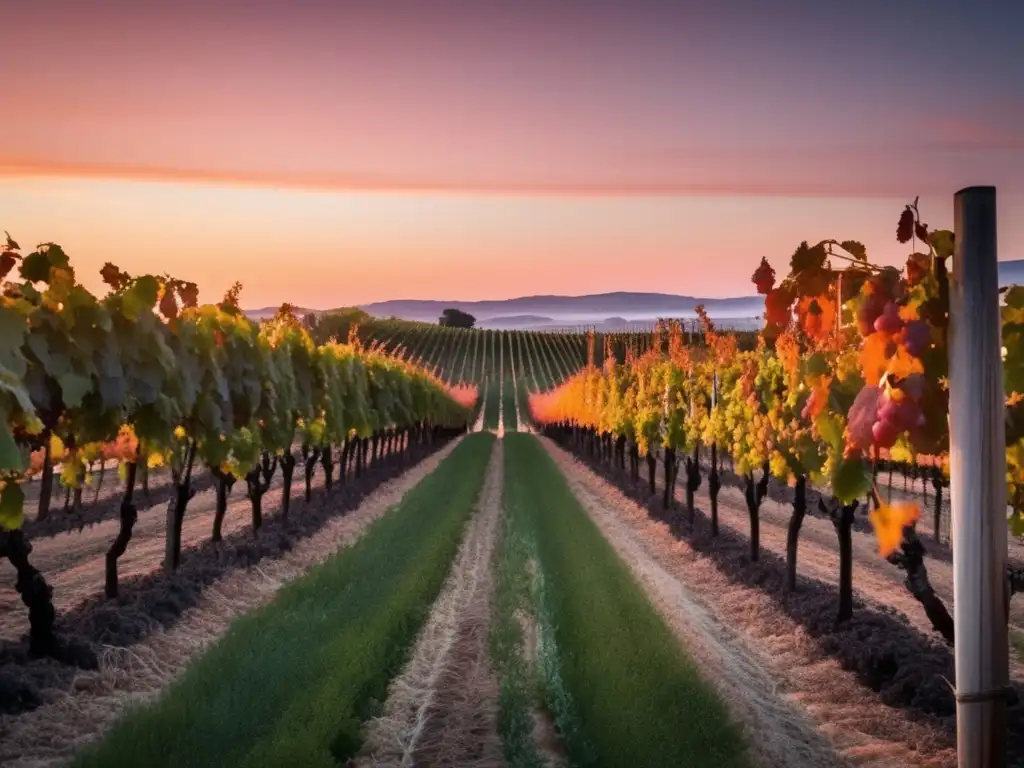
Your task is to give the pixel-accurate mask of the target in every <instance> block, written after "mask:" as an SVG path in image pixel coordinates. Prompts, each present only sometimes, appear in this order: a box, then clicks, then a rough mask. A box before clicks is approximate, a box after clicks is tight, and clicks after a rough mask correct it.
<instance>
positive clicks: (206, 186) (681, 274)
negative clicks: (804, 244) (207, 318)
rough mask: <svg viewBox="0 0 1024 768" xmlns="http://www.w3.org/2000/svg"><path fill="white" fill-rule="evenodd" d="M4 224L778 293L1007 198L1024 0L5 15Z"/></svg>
mask: <svg viewBox="0 0 1024 768" xmlns="http://www.w3.org/2000/svg"><path fill="white" fill-rule="evenodd" d="M0 29H3V30H4V33H5V48H4V57H3V63H2V64H0V95H2V98H3V104H2V108H0V110H2V111H0V230H2V229H7V230H9V231H10V233H11V235H12V236H14V237H15V239H17V240H19V241H21V244H22V245H23V246H34V245H35V244H36V243H37V242H41V241H47V240H52V241H56V242H58V243H60V244H61V245H63V246H64V247H65V249H66V250H67V251H68V252H69V253H70V254H71V256H72V258H73V260H74V263H75V264H76V266H77V268H78V270H79V272H80V274H81V275H82V276H83V278H84V279H86V281H87V282H88V283H89V284H90V285H91V286H97V285H98V277H95V278H94V275H95V273H96V271H97V270H98V269H99V267H100V266H101V265H102V264H103V262H105V261H108V260H109V261H114V262H115V263H117V264H118V265H120V266H121V267H123V268H124V269H126V270H128V271H129V272H133V273H134V272H143V271H156V272H169V273H171V274H173V275H175V276H179V277H182V278H186V279H190V280H194V281H196V282H198V283H199V285H200V289H201V292H202V298H205V299H206V300H214V299H217V298H219V295H220V294H221V293H222V292H223V291H224V290H225V288H227V286H228V285H230V283H232V282H233V281H234V280H236V279H237V280H240V281H241V282H242V283H243V284H244V286H245V288H244V291H243V294H242V295H243V303H244V304H245V305H246V306H249V307H256V306H265V305H273V304H278V303H280V302H281V301H285V300H287V301H291V302H293V303H296V304H299V305H302V306H311V307H316V308H326V307H332V306H338V305H343V304H352V303H365V302H370V301H376V300H382V299H390V298H442V299H443V298H451V299H455V298H458V299H465V300H471V299H485V298H506V297H511V296H517V295H523V294H535V293H564V294H582V293H591V292H604V291H614V290H632V291H645V290H655V291H662V292H673V293H684V294H689V295H700V296H709V297H710V296H730V295H742V294H749V293H751V292H752V288H753V286H752V285H751V284H750V282H749V276H750V274H751V272H752V271H753V269H754V268H755V267H756V265H757V262H758V261H759V259H760V257H761V256H767V257H768V258H769V260H771V261H773V262H775V263H776V266H777V267H783V266H784V264H785V262H786V260H787V258H788V255H789V254H790V253H791V252H792V251H793V249H794V247H795V246H796V245H797V244H798V243H799V241H800V240H804V239H806V240H811V241H814V240H818V239H822V238H826V237H836V238H838V239H848V238H852V239H858V240H861V241H863V242H865V243H866V244H867V246H868V249H869V254H870V255H871V256H872V258H873V260H875V261H879V262H883V263H896V262H897V261H899V260H901V259H902V258H904V257H905V256H906V252H905V248H904V247H902V246H899V245H898V244H897V243H896V242H895V226H896V219H897V217H898V215H899V212H900V210H901V207H902V205H903V204H904V203H905V202H909V201H910V200H912V199H913V198H914V196H915V195H921V200H922V212H923V217H924V219H925V221H927V222H929V223H930V224H932V225H934V226H951V224H952V198H953V193H954V192H955V191H956V190H957V189H959V188H961V187H963V186H968V185H971V184H994V185H996V186H997V187H998V190H999V206H1000V210H999V215H1000V232H999V237H1000V242H999V247H1000V258H1001V259H1014V258H1024V45H1022V43H1021V39H1022V37H1021V36H1022V35H1024V2H1020V0H1002V2H998V1H997V0H962V1H960V2H953V1H952V0H901V2H898V3H894V2H891V0H858V1H857V2H822V1H821V0H773V1H772V2H765V1H763V0H714V2H710V1H709V2H684V1H683V0H661V1H660V2H655V1H654V0H649V1H647V2H644V1H643V0H615V1H612V0H589V2H575V1H566V0H561V1H560V2H551V1H550V0H548V1H547V2H534V1H533V0H516V1H515V2H510V1H508V0H504V1H503V2H497V1H490V0H474V1H472V2H470V1H465V2H454V0H408V1H407V2H388V1H387V0H366V1H365V2H347V1H346V0H335V1H334V2H328V0H320V2H313V1H311V0H307V1H306V2H302V1H301V0H291V1H290V2H287V3H284V2H264V1H262V0H255V1H250V2H245V3H243V2H242V1H241V0H237V1H236V2H235V3H230V4H229V3H217V2H212V1H211V2H192V0H180V1H179V2H155V1H151V0H135V1H134V2H130V1H128V0H125V2H102V1H99V0H98V1H97V2H80V1H78V0H74V1H71V0H68V1H66V2H63V3H62V2H50V1H49V0H33V2H22V3H5V4H3V5H2V6H0Z"/></svg>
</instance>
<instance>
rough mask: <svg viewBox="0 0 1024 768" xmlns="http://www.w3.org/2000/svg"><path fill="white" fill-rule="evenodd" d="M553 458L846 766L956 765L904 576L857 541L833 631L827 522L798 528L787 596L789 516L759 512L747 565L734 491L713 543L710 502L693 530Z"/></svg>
mask: <svg viewBox="0 0 1024 768" xmlns="http://www.w3.org/2000/svg"><path fill="white" fill-rule="evenodd" d="M556 453H559V454H560V455H561V459H560V462H561V463H562V464H563V465H566V463H568V465H571V466H574V467H577V468H578V469H576V470H573V471H580V470H582V471H585V472H586V473H587V475H589V476H590V478H591V479H590V482H591V483H599V485H600V487H602V490H601V491H600V492H599V493H598V495H599V496H600V497H602V498H605V499H606V504H607V505H609V506H610V507H611V508H612V509H616V510H617V511H618V513H619V515H620V516H621V517H623V518H625V519H626V520H627V522H629V523H630V525H631V526H632V527H633V528H634V529H636V530H637V531H641V532H643V534H644V540H645V542H647V543H648V544H649V545H650V547H651V549H649V551H650V553H651V555H652V556H654V557H655V558H656V559H657V560H658V562H659V564H660V565H661V567H663V568H664V569H665V570H666V571H668V572H669V573H670V574H671V575H672V576H674V577H675V578H676V580H678V581H679V582H680V583H681V584H683V585H684V586H685V587H687V588H688V589H690V591H691V593H692V594H693V595H695V596H696V597H697V598H698V599H702V600H704V601H705V602H706V606H707V608H708V610H710V611H711V613H712V614H713V615H714V616H716V617H717V618H718V620H719V621H720V623H721V624H723V625H724V626H725V627H726V628H729V629H733V630H738V631H739V632H741V633H742V634H744V635H746V636H747V637H748V638H749V640H750V642H751V643H752V644H753V645H754V647H756V648H758V649H759V650H761V651H762V652H764V653H765V654H767V657H768V658H769V659H770V660H771V665H770V666H769V669H774V670H775V673H774V674H777V675H778V677H777V678H776V679H778V680H779V682H780V690H782V691H787V692H788V693H787V695H788V696H789V697H790V698H794V699H796V700H799V701H801V702H802V704H803V706H804V707H805V708H806V710H807V712H808V713H809V714H810V715H811V716H813V717H814V719H815V721H816V722H817V723H818V726H819V730H820V731H821V732H822V733H823V734H825V735H827V736H828V737H829V738H830V739H831V740H832V742H833V743H834V744H835V745H836V748H837V750H839V751H840V753H841V754H842V755H843V757H844V758H846V759H849V760H852V761H855V762H863V761H868V762H874V763H875V764H896V763H900V762H902V763H910V764H913V765H955V763H956V756H955V717H954V715H955V704H954V701H953V695H952V690H951V688H950V684H949V683H948V682H947V680H948V681H952V680H953V679H954V677H953V657H952V652H951V649H950V648H949V647H948V646H947V645H946V644H945V643H944V642H942V641H941V638H939V636H938V635H937V634H936V633H935V632H934V631H932V630H931V627H930V624H929V623H928V622H927V619H926V618H924V614H923V610H922V609H921V608H920V607H919V604H918V603H917V602H916V601H915V600H914V599H913V598H912V597H911V596H910V594H909V592H907V591H906V589H905V588H904V587H903V586H902V576H901V572H900V571H899V570H898V569H896V568H895V567H894V566H891V565H889V564H888V563H887V562H885V561H883V560H881V559H880V558H879V556H878V553H877V550H876V549H875V544H874V542H873V540H872V539H871V538H869V537H868V536H866V535H863V534H857V533H855V534H854V536H855V548H854V554H855V559H856V565H855V572H854V588H855V592H856V595H855V612H854V618H853V619H852V620H851V621H848V622H844V623H843V624H840V625H837V624H836V622H835V613H836V608H837V604H838V589H837V587H836V582H837V578H836V577H837V574H838V557H837V554H836V551H837V543H836V542H837V539H836V536H835V533H834V532H833V531H832V527H831V523H830V522H827V521H825V520H823V519H820V518H812V517H810V516H808V518H806V519H805V521H804V532H802V533H801V539H800V556H799V561H798V562H799V572H800V579H799V583H798V590H797V592H795V593H793V594H787V593H786V592H785V589H784V581H785V580H784V574H785V559H784V552H785V523H786V522H788V510H779V509H778V508H776V505H775V504H774V503H772V502H765V504H764V506H763V507H762V514H761V541H762V551H761V557H760V559H759V560H758V561H757V562H751V561H750V558H749V552H748V550H749V542H748V540H747V537H746V533H745V532H746V530H747V529H748V525H749V523H748V522H747V513H746V509H745V504H743V501H742V498H741V497H740V496H739V494H738V492H736V491H735V490H733V489H729V490H726V489H723V491H722V493H721V495H720V497H719V515H720V521H721V534H720V535H719V536H718V537H717V538H712V537H711V536H710V531H709V526H708V522H707V519H706V515H705V514H704V511H703V510H704V509H706V506H705V505H706V503H707V501H706V497H704V496H701V495H698V498H697V504H698V510H697V519H696V522H695V525H694V526H693V527H690V526H689V525H687V524H686V523H685V522H684V520H683V514H682V512H681V510H679V509H676V510H672V511H670V512H669V513H668V514H665V513H664V511H663V510H661V508H660V506H661V504H660V496H659V497H656V498H654V499H651V498H650V496H649V494H648V491H647V489H646V486H645V485H644V487H636V488H634V487H631V483H630V482H629V479H628V476H627V475H626V474H624V473H619V472H617V471H611V470H609V469H608V468H607V467H606V466H597V465H593V468H594V470H595V471H596V472H597V473H599V474H601V475H603V476H605V477H606V478H607V479H608V480H610V481H611V482H613V483H615V484H617V485H618V486H619V487H620V488H621V489H622V491H623V492H624V493H626V494H627V495H628V496H630V497H631V498H633V499H635V500H636V501H637V502H639V504H633V503H630V502H628V501H627V500H626V499H625V498H624V497H623V494H622V493H620V492H619V490H616V489H614V488H612V487H611V485H610V483H603V482H600V481H599V480H598V478H597V477H596V476H595V475H594V473H592V472H589V471H588V470H585V468H583V467H582V466H581V465H579V464H577V463H576V462H574V461H573V460H572V459H571V457H569V455H568V454H564V453H562V452H561V451H559V450H557V449H556ZM741 505H742V506H741ZM773 509H774V510H775V512H774V514H773ZM651 518H655V519H651ZM657 518H661V519H657ZM655 544H656V546H655ZM936 563H937V564H941V561H936ZM933 568H934V570H936V571H941V570H942V569H941V567H938V565H936V566H933V563H932V561H931V560H930V561H929V571H930V572H931V571H932V570H933ZM889 569H891V573H890V572H889ZM936 580H937V581H940V582H941V580H942V577H941V576H938V579H936ZM655 602H657V600H656V601H655ZM904 611H905V612H904ZM908 614H909V615H912V616H913V618H910V617H909V616H908ZM1021 693H1024V688H1022V686H1020V685H1019V678H1018V684H1017V685H1016V688H1015V695H1016V702H1015V703H1014V704H1013V705H1012V706H1011V710H1010V713H1009V721H1010V723H1011V725H1010V728H1011V730H1010V734H1009V741H1010V755H1011V764H1012V762H1013V761H1014V760H1015V759H1019V758H1020V756H1021V755H1022V754H1024V711H1022V709H1021V704H1020V694H1021ZM883 705H884V706H883Z"/></svg>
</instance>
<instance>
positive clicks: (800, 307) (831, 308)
mask: <svg viewBox="0 0 1024 768" xmlns="http://www.w3.org/2000/svg"><path fill="white" fill-rule="evenodd" d="M797 314H798V315H799V317H800V325H801V327H802V328H803V329H804V333H806V334H807V335H808V336H810V337H811V338H812V339H816V340H818V341H821V340H822V339H824V338H826V337H828V335H829V334H831V333H832V330H833V329H834V328H835V327H836V303H835V301H833V300H832V299H830V298H828V297H827V296H805V297H804V298H802V299H800V302H799V303H798V304H797Z"/></svg>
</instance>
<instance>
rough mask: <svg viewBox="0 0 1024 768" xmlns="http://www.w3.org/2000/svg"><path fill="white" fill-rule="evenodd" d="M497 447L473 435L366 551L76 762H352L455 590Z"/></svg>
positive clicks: (338, 561)
mask: <svg viewBox="0 0 1024 768" xmlns="http://www.w3.org/2000/svg"><path fill="white" fill-rule="evenodd" d="M493 440H494V438H493V436H491V435H489V434H486V433H481V434H477V435H472V436H469V437H467V438H466V439H465V440H464V441H463V443H462V444H461V445H459V446H458V447H457V448H456V449H455V450H454V451H453V452H452V454H451V455H450V456H448V457H447V458H446V459H445V460H444V461H443V462H442V463H441V465H440V466H439V467H438V468H437V469H436V470H435V471H434V472H432V473H431V474H430V475H429V476H428V477H426V478H425V479H424V480H423V481H422V482H421V483H420V484H419V485H418V486H416V487H415V488H414V489H413V490H412V491H410V492H409V493H408V494H407V495H406V496H405V498H404V499H403V501H402V502H401V503H400V504H399V505H397V506H396V507H395V508H394V509H392V510H390V511H389V512H388V514H387V515H385V516H384V517H383V518H381V519H380V520H378V521H377V522H375V523H374V524H373V525H372V526H371V527H370V529H369V530H368V531H367V532H366V533H365V535H364V536H363V537H362V538H361V539H360V540H359V541H358V542H357V543H356V544H355V545H354V546H352V547H349V548H347V549H345V550H342V551H341V552H339V553H337V554H335V555H333V556H332V557H331V558H330V559H328V560H327V562H325V563H324V564H323V565H321V566H319V567H317V568H315V569H314V570H312V571H311V572H310V573H309V574H307V575H305V576H304V577H302V578H300V579H298V580H296V581H294V582H292V583H291V584H289V585H287V586H285V587H284V588H283V589H282V590H281V591H280V592H279V593H278V595H277V596H276V597H275V599H274V600H273V601H272V602H271V603H270V604H269V605H267V606H266V607H264V608H263V609H261V610H259V611H256V612H254V613H252V614H249V615H247V616H244V617H242V618H240V619H238V620H236V621H235V622H234V623H233V624H232V625H231V628H230V630H229V631H228V632H227V634H226V635H225V636H224V637H223V638H222V639H221V640H220V641H219V642H218V643H217V644H216V645H215V646H214V647H213V648H212V649H211V650H210V651H208V652H207V653H206V654H204V655H203V656H202V657H201V658H199V659H198V660H197V661H195V662H194V663H192V664H191V665H189V667H188V668H187V669H186V671H185V673H184V675H183V676H182V677H181V678H180V680H179V681H178V682H177V683H176V684H175V685H173V686H172V687H171V688H170V689H169V690H168V691H167V692H166V694H165V695H163V696H162V697H161V698H160V699H159V700H158V701H157V702H156V703H155V704H153V705H152V706H149V707H146V708H142V709H137V710H134V711H133V712H131V713H130V714H128V715H127V716H126V717H125V718H124V719H123V720H122V721H121V722H120V723H119V724H118V725H117V726H115V727H114V728H113V729H112V731H111V732H110V733H109V734H108V736H107V737H106V738H105V739H103V740H102V742H100V743H99V745H97V746H95V747H92V748H87V749H86V750H84V751H83V752H82V753H81V754H80V756H79V757H78V759H77V760H76V761H75V763H74V765H77V766H103V768H117V767H118V766H147V768H156V767H157V766H175V768H180V767H183V766H200V765H202V766H225V767H226V766H231V767H232V768H234V767H235V766H245V767H247V768H254V767H256V766H267V768H270V767H271V766H275V767H276V766H302V767H303V768H314V767H315V766H331V767H332V768H333V767H334V766H337V765H338V764H339V763H341V762H344V760H345V759H346V758H347V757H349V756H351V755H352V754H354V753H355V752H356V751H357V750H358V748H359V746H360V743H361V736H360V725H361V723H362V722H363V721H365V720H366V719H367V718H368V717H369V716H371V715H373V714H375V713H376V712H377V711H378V710H379V707H380V702H381V701H382V700H383V699H384V698H385V696H386V694H387V685H388V682H389V681H390V679H391V678H392V677H393V676H394V675H395V674H397V672H399V671H400V669H401V667H402V665H403V663H404V662H405V660H406V658H407V655H408V652H409V650H410V648H411V645H412V643H413V641H414V640H415V637H416V634H417V632H418V631H419V629H420V627H421V626H422V624H423V622H424V621H425V619H426V617H427V615H428V612H429V610H430V606H431V604H432V603H433V601H434V599H435V598H436V597H437V595H438V593H439V591H440V589H441V585H442V583H443V581H444V579H445V577H446V575H447V573H448V570H449V568H450V565H451V562H452V559H453V558H454V556H455V553H456V551H457V549H458V546H459V541H460V539H461V536H462V533H463V528H464V527H465V523H466V521H467V519H468V518H469V516H470V513H471V510H472V508H473V506H474V502H475V501H476V499H477V496H478V495H479V492H480V489H481V487H482V484H483V478H484V474H485V471H486V467H487V462H488V459H489V457H490V453H491V447H492V445H493Z"/></svg>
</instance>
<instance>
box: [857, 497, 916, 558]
mask: <svg viewBox="0 0 1024 768" xmlns="http://www.w3.org/2000/svg"><path fill="white" fill-rule="evenodd" d="M920 516H921V509H920V507H918V506H917V504H914V503H911V502H897V503H896V504H883V505H882V506H880V507H879V508H878V509H873V510H871V512H869V513H868V519H869V520H871V525H872V526H873V527H874V529H875V538H877V539H878V553H879V554H880V555H881V556H882V557H888V556H889V555H891V554H892V553H893V552H895V551H896V550H897V549H899V546H900V542H901V541H903V529H904V528H905V527H907V526H908V525H913V524H914V523H916V522H917V518H918V517H920Z"/></svg>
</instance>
